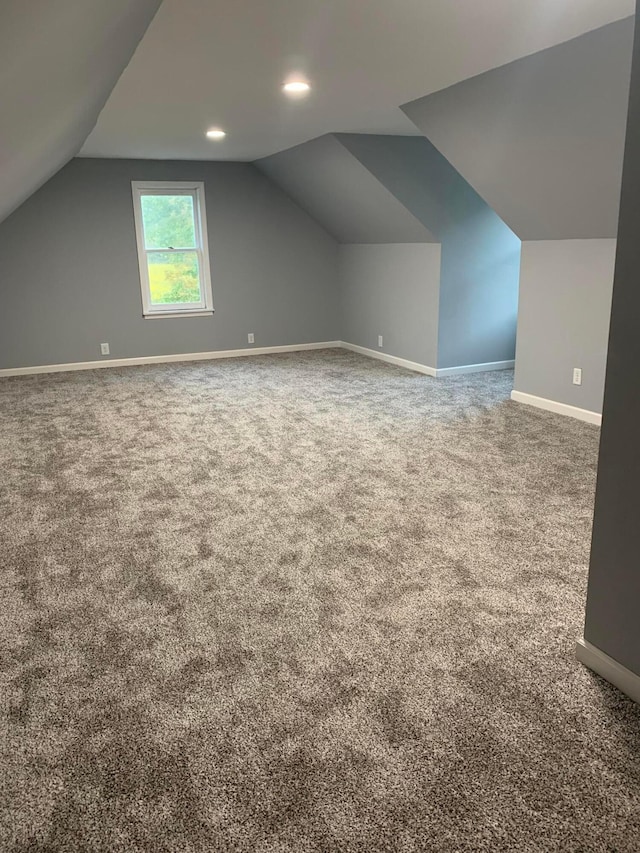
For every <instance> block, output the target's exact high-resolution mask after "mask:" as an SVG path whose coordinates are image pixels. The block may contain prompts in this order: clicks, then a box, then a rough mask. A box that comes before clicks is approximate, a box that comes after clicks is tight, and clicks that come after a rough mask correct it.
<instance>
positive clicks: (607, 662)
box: [576, 638, 640, 704]
mask: <svg viewBox="0 0 640 853" xmlns="http://www.w3.org/2000/svg"><path fill="white" fill-rule="evenodd" d="M576 657H577V658H578V660H579V661H580V663H583V664H584V665H585V666H587V667H589V669H591V670H593V671H594V672H596V673H597V674H598V675H601V676H602V677H603V678H605V679H606V680H607V681H609V682H611V684H614V685H615V686H616V687H617V688H618V690H622V692H623V693H626V695H627V696H628V697H629V698H630V699H633V701H634V702H638V704H640V675H636V673H635V672H632V671H631V670H630V669H627V668H626V666H622V664H621V663H618V661H617V660H614V659H613V658H610V657H609V655H607V654H605V653H604V652H603V651H601V650H600V649H599V648H598V647H597V646H594V645H592V644H591V643H589V642H587V640H585V639H583V638H581V639H580V640H578V641H577V642H576Z"/></svg>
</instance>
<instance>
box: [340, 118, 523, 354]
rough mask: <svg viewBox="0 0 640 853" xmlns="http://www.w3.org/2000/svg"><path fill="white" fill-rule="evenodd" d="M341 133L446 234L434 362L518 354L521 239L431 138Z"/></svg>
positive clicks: (393, 187) (436, 229)
mask: <svg viewBox="0 0 640 853" xmlns="http://www.w3.org/2000/svg"><path fill="white" fill-rule="evenodd" d="M337 139H338V140H339V141H340V142H342V143H343V144H344V145H345V147H346V148H348V149H349V151H351V153H352V154H353V155H354V156H355V157H357V158H358V159H359V160H360V162H361V163H362V164H363V165H364V166H366V167H367V169H369V170H370V171H371V172H372V173H373V174H374V175H375V177H376V178H377V179H378V180H379V181H380V182H381V183H383V184H384V185H385V186H386V187H387V189H388V190H390V191H391V192H392V193H393V194H394V195H395V196H396V198H397V199H398V200H399V201H401V202H402V204H403V205H405V207H406V208H407V209H408V210H410V211H411V213H413V215H414V216H415V217H416V218H417V219H419V220H420V221H421V222H423V223H424V224H425V225H426V226H427V227H428V228H429V230H430V231H432V232H433V233H434V234H435V235H436V236H437V237H438V238H439V239H440V240H441V241H442V259H441V283H440V302H439V330H438V341H439V343H438V362H437V365H434V366H437V367H440V368H443V367H455V366H458V365H467V364H480V363H486V362H494V361H507V360H511V359H513V358H514V355H515V334H516V318H517V311H518V280H519V268H520V240H519V239H518V238H517V237H516V236H515V234H513V232H512V231H511V230H510V229H509V228H508V227H507V226H506V225H505V224H504V222H502V220H501V219H500V218H499V217H498V216H497V215H496V214H495V213H494V211H493V210H491V208H490V207H489V206H488V205H487V204H485V202H484V201H483V200H482V199H481V198H480V196H479V195H478V194H477V193H476V192H475V190H474V189H473V188H472V187H471V186H470V185H469V184H468V183H467V182H466V181H465V180H464V179H463V178H462V177H461V175H459V174H458V172H456V170H455V169H454V168H453V167H452V166H451V164H450V163H449V162H448V161H447V160H445V158H444V157H443V156H442V154H440V153H439V152H438V151H437V150H436V148H435V147H434V146H433V145H432V144H431V143H430V142H429V141H428V140H427V139H421V138H419V137H411V136H372V135H366V134H338V135H337Z"/></svg>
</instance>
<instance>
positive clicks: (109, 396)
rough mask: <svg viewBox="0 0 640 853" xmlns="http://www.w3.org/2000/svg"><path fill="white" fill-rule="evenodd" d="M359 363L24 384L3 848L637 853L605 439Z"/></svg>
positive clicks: (14, 437) (4, 567)
mask: <svg viewBox="0 0 640 853" xmlns="http://www.w3.org/2000/svg"><path fill="white" fill-rule="evenodd" d="M511 380H512V377H511V375H510V374H509V373H505V372H502V373H489V374H476V375H473V376H466V377H464V376H463V377H455V378H451V379H447V380H437V381H436V380H433V379H430V378H428V377H424V376H419V375H417V374H413V373H409V372H406V371H403V370H399V369H396V368H394V367H390V366H386V365H384V364H381V363H379V362H375V361H371V360H367V359H364V358H361V357H359V356H356V355H353V354H350V353H347V352H344V351H338V350H336V351H324V352H309V353H299V354H292V355H282V356H268V357H256V358H252V359H230V360H228V361H218V362H211V363H195V364H179V365H171V366H154V367H143V368H129V369H124V370H104V371H95V372H91V373H74V374H66V375H64V374H59V375H51V376H44V377H29V378H20V379H9V380H2V381H1V382H0V430H1V431H0V435H1V439H0V486H1V493H0V512H1V518H2V521H1V526H0V536H1V539H0V564H1V565H0V583H1V584H2V606H1V609H0V638H1V642H2V652H1V653H2V657H1V662H2V664H1V669H0V676H1V684H0V696H1V701H2V705H3V708H2V711H3V713H2V727H3V728H2V736H1V738H0V749H1V754H0V798H1V802H2V811H1V814H0V849H1V850H2V851H27V850H28V851H73V852H74V853H76V851H126V853H135V851H184V853H187V851H189V853H190V852H191V851H251V853H267V851H269V853H271V851H274V853H275V851H277V853H306V851H322V853H325V851H326V852H327V853H331V851H349V853H351V851H364V852H365V853H369V851H371V852H372V853H374V851H402V852H403V853H405V851H406V853H410V852H411V851H483V850H487V851H522V853H525V851H614V850H615V851H638V850H640V710H639V709H638V707H636V706H634V705H633V704H632V703H631V702H630V701H629V700H627V699H625V698H624V697H623V696H622V694H620V693H618V692H617V691H616V690H615V689H613V688H611V687H609V686H608V685H607V684H605V683H604V682H602V681H601V680H599V679H598V678H596V677H595V676H594V675H592V674H591V673H589V672H588V671H587V670H585V669H584V668H582V667H581V666H580V665H579V664H578V663H577V662H576V661H575V659H574V653H573V646H574V641H575V639H576V638H577V637H578V636H579V635H580V634H581V631H582V617H583V608H584V598H585V588H586V567H587V561H588V548H589V532H590V522H591V511H592V500H593V492H594V483H595V464H596V452H597V443H598V430H597V428H596V427H592V426H588V425H586V424H583V423H579V422H578V421H574V420H571V419H568V418H562V417H560V416H556V415H552V414H548V413H545V412H541V411H537V410H535V409H531V408H529V407H526V406H520V405H518V404H515V403H511V402H509V401H508V397H509V391H510V388H511Z"/></svg>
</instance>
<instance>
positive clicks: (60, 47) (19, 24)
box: [0, 0, 161, 221]
mask: <svg viewBox="0 0 640 853" xmlns="http://www.w3.org/2000/svg"><path fill="white" fill-rule="evenodd" d="M160 2H161V0H108V2H105V0H28V2H27V0H3V2H2V3H1V4H0V221H1V220H2V219H4V218H5V217H6V216H8V214H9V213H11V211H12V210H14V209H15V208H16V207H17V206H18V205H19V204H21V203H22V202H23V201H24V200H25V199H26V198H28V196H30V195H31V194H32V193H33V192H34V191H35V190H36V189H38V187H40V186H41V185H42V184H43V183H44V182H45V181H46V180H48V178H50V177H51V176H52V175H53V174H54V173H55V172H57V171H58V169H60V168H61V167H62V166H63V165H64V164H65V163H66V162H67V161H68V160H70V159H71V158H72V157H73V156H74V155H75V154H77V153H78V151H79V150H80V148H81V147H82V144H83V143H84V141H85V139H86V138H87V136H88V134H89V133H90V131H91V129H92V128H93V126H94V125H95V123H96V121H97V118H98V115H99V113H100V110H101V109H102V108H103V106H104V104H105V102H106V100H107V98H108V97H109V94H110V93H111V90H112V89H113V87H114V85H115V84H116V82H117V80H118V78H119V77H120V74H121V73H122V70H123V69H124V67H125V66H126V65H127V63H128V62H129V60H130V59H131V56H132V54H133V52H134V50H135V48H136V46H137V44H138V42H139V41H140V39H141V38H142V36H143V34H144V32H145V30H146V29H147V26H148V25H149V23H150V21H151V19H152V18H153V16H154V14H155V13H156V11H157V9H158V7H159V5H160Z"/></svg>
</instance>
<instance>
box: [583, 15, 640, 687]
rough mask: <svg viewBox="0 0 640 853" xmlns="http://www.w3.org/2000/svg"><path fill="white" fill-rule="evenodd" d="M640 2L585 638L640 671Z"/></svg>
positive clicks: (626, 665)
mask: <svg viewBox="0 0 640 853" xmlns="http://www.w3.org/2000/svg"><path fill="white" fill-rule="evenodd" d="M639 28H640V8H639V9H638V13H637V23H636V43H635V47H634V57H633V73H632V80H631V100H630V102H629V123H628V129H627V143H626V152H625V159H624V171H623V177H622V201H621V206H620V227H619V231H618V254H617V258H616V270H615V278H614V285H613V302H612V311H611V332H610V336H609V354H608V364H607V376H606V384H605V392H604V411H603V420H602V437H601V441H600V461H599V465H598V486H597V490H596V506H595V516H594V521H593V543H592V549H591V565H590V569H589V589H588V596H587V619H586V625H585V638H586V639H587V640H588V641H589V642H590V643H593V644H594V645H595V646H597V647H598V648H600V649H602V651H604V652H605V653H606V654H608V655H610V656H611V657H612V658H614V659H615V660H617V661H619V662H620V663H621V664H622V665H623V666H625V667H627V668H628V669H630V670H631V671H632V672H635V673H636V674H637V675H639V676H640V618H638V612H639V610H640V568H639V566H640V524H639V523H638V499H639V497H640V442H639V441H638V425H639V424H640V393H638V375H639V374H640V288H639V287H638V280H639V279H640V240H638V228H639V225H640V39H639V38H638V33H639V32H640V30H639Z"/></svg>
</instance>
